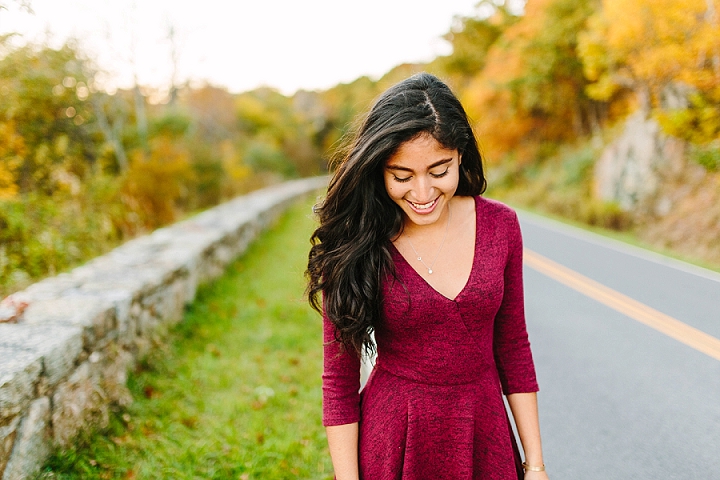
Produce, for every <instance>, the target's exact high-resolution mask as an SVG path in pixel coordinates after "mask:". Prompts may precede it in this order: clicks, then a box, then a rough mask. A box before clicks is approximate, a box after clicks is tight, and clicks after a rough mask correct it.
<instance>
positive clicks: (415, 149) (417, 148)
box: [387, 134, 458, 168]
mask: <svg viewBox="0 0 720 480" xmlns="http://www.w3.org/2000/svg"><path fill="white" fill-rule="evenodd" d="M457 155H458V151H457V150H451V149H448V148H445V147H443V146H442V145H441V144H440V142H438V141H437V140H435V139H434V138H433V137H432V136H431V135H427V134H424V135H420V136H417V137H415V138H413V139H412V140H408V141H407V142H404V143H402V144H401V145H400V147H398V149H397V150H396V151H395V153H394V154H393V155H392V156H390V158H389V159H388V161H387V166H402V167H409V168H413V167H417V168H422V167H427V166H428V165H432V164H433V163H436V162H438V161H441V160H447V159H453V158H456V157H457Z"/></svg>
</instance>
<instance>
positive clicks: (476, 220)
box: [390, 197, 479, 303]
mask: <svg viewBox="0 0 720 480" xmlns="http://www.w3.org/2000/svg"><path fill="white" fill-rule="evenodd" d="M473 202H474V204H475V209H474V210H475V212H474V213H475V235H474V237H475V238H474V242H473V258H472V265H471V266H470V274H469V275H468V278H467V279H466V280H465V284H464V285H463V287H462V288H461V289H460V291H459V292H458V293H457V294H456V295H455V297H454V298H450V297H448V296H446V295H444V294H443V293H441V292H439V291H438V290H436V289H435V287H433V286H432V285H430V283H429V282H428V281H427V280H426V279H425V277H423V276H422V275H420V272H418V271H417V270H416V269H415V267H413V266H412V265H411V264H410V262H409V261H408V260H407V259H406V258H405V257H404V256H403V254H402V253H400V250H398V248H397V247H396V246H395V244H394V243H392V242H390V246H391V248H392V249H393V250H394V252H395V254H396V255H397V256H398V257H399V258H400V260H401V262H403V263H404V264H405V265H406V266H407V267H408V268H409V269H410V270H411V271H412V273H413V274H414V275H415V276H417V277H418V278H419V279H420V280H421V281H422V282H423V283H424V284H425V285H427V287H428V288H429V289H430V290H432V291H433V292H435V293H436V294H437V295H439V296H440V297H442V298H443V299H445V300H448V301H450V302H453V303H455V302H457V300H458V298H460V297H461V296H462V295H463V293H465V290H467V288H468V285H470V280H472V278H473V275H475V268H476V263H477V246H478V209H479V205H478V204H479V201H478V197H473Z"/></svg>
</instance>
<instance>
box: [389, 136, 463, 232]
mask: <svg viewBox="0 0 720 480" xmlns="http://www.w3.org/2000/svg"><path fill="white" fill-rule="evenodd" d="M460 161H461V158H460V154H459V153H458V151H457V150H448V149H447V148H445V147H443V146H442V145H440V143H438V141H437V140H435V139H434V138H433V137H432V136H430V135H421V136H419V137H416V138H414V139H412V140H409V141H407V142H405V143H403V144H402V145H400V148H398V150H397V151H396V152H395V154H394V155H393V156H392V157H390V158H389V159H388V161H387V163H386V164H385V171H384V178H385V189H386V190H387V193H388V195H389V196H390V198H391V199H392V201H393V202H395V203H397V204H398V206H400V208H401V209H402V211H403V213H404V214H405V223H406V225H407V224H408V223H413V224H415V225H418V226H422V225H432V224H433V223H435V222H437V221H438V220H440V219H441V218H443V219H444V218H445V217H444V216H445V214H446V212H447V206H448V203H449V202H450V199H451V198H452V197H453V195H455V190H457V186H458V181H459V180H460Z"/></svg>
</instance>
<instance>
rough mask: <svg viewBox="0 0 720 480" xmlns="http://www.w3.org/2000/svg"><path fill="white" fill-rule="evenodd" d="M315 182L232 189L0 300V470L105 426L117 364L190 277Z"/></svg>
mask: <svg viewBox="0 0 720 480" xmlns="http://www.w3.org/2000/svg"><path fill="white" fill-rule="evenodd" d="M326 181H327V179H325V178H312V179H304V180H298V181H292V182H287V183H284V184H282V185H278V186H274V187H270V188H266V189H263V190H260V191H257V192H254V193H251V194H249V195H246V196H243V197H239V198H237V199H235V200H232V201H230V202H228V203H225V204H223V205H220V206H218V207H215V208H213V209H211V210H208V211H205V212H203V213H201V214H199V215H197V216H195V217H192V218H190V219H188V220H185V221H183V222H180V223H177V224H174V225H172V226H169V227H166V228H161V229H159V230H157V231H155V232H153V233H152V234H150V235H147V236H145V237H142V238H137V239H135V240H132V241H129V242H127V243H126V244H124V245H122V246H120V247H118V248H116V249H115V250H113V251H112V252H110V253H108V254H107V255H103V256H101V257H98V258H96V259H94V260H92V261H90V262H89V263H87V264H85V265H83V266H81V267H78V268H76V269H74V270H72V271H71V272H69V273H63V274H61V275H58V276H56V277H52V278H48V279H45V280H43V281H41V282H38V283H36V284H33V285H31V286H30V287H28V288H27V289H26V290H24V291H22V292H18V293H16V294H13V295H12V296H10V297H8V298H6V299H5V300H3V302H2V304H3V307H4V311H5V312H6V317H5V318H6V320H7V319H10V320H11V321H12V322H13V323H0V477H1V478H2V479H3V480H16V479H24V478H32V477H33V476H34V475H35V474H36V473H37V472H38V471H39V469H40V468H41V467H42V465H43V462H44V461H45V460H46V458H47V457H48V455H49V454H50V452H51V451H52V450H53V449H54V448H57V447H59V448H63V447H66V446H68V445H69V444H70V443H71V442H72V440H73V438H74V437H75V436H76V435H77V433H78V432H79V431H80V430H81V429H84V428H88V427H96V426H103V425H105V424H106V423H107V421H108V407H109V405H111V404H113V403H115V404H120V405H123V404H127V403H128V402H130V401H131V397H130V394H129V392H128V390H127V388H126V375H127V371H128V369H129V368H130V367H131V366H132V365H133V364H134V362H135V361H136V360H137V359H138V358H139V357H141V356H142V355H143V354H145V353H146V352H148V350H149V349H150V348H152V347H153V345H157V344H158V343H159V342H161V341H162V339H163V335H164V333H165V332H166V331H167V329H168V328H169V327H170V326H172V325H173V324H175V323H176V322H178V321H179V320H181V318H182V315H183V310H184V307H185V305H186V304H188V303H190V302H192V300H193V298H194V297H195V291H196V289H197V286H198V285H199V284H202V283H205V282H207V281H209V280H211V279H213V278H215V277H218V276H219V275H221V274H222V273H223V272H224V270H225V267H226V266H227V265H228V264H229V263H230V262H231V261H232V260H233V259H235V258H236V257H237V256H239V255H240V254H241V253H243V252H244V251H245V249H246V248H247V246H248V244H249V243H250V242H251V241H252V240H253V239H254V238H255V237H256V236H257V234H258V233H259V232H260V231H262V230H263V229H264V228H265V227H267V226H268V225H269V224H271V223H272V222H273V221H274V220H275V219H276V218H277V217H278V215H279V214H280V213H281V212H282V211H283V210H284V209H285V208H286V207H287V206H288V205H289V204H290V203H292V202H293V201H294V200H295V199H297V198H298V197H300V196H303V195H305V194H307V193H309V192H312V191H315V190H316V189H318V188H321V187H323V186H324V185H325V184H326ZM8 311H9V312H10V314H7V312H8ZM13 312H14V313H13Z"/></svg>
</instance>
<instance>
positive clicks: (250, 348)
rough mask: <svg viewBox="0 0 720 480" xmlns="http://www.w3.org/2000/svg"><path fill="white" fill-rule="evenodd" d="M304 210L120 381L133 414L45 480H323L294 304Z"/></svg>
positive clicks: (302, 314)
mask: <svg viewBox="0 0 720 480" xmlns="http://www.w3.org/2000/svg"><path fill="white" fill-rule="evenodd" d="M310 205H311V203H310V202H307V201H304V202H301V203H300V204H299V205H297V206H295V207H293V208H292V209H291V211H290V212H288V214H287V215H285V216H284V218H283V219H282V221H281V222H280V223H279V224H278V225H277V227H276V228H274V229H273V230H272V231H271V232H268V233H265V234H264V235H262V236H261V237H260V238H259V239H258V240H257V241H256V242H255V243H254V244H253V245H252V246H251V248H250V249H249V251H248V252H247V253H246V254H245V255H244V256H243V257H242V258H241V259H240V260H239V261H237V262H235V263H234V264H233V265H232V266H231V267H229V268H228V271H227V273H226V274H225V276H223V277H222V278H221V279H219V280H217V281H215V282H214V283H213V284H212V285H210V286H207V287H204V288H201V289H200V291H199V292H198V298H197V299H196V301H195V303H194V304H193V305H192V306H191V307H189V309H188V311H187V313H186V315H185V318H184V320H183V322H181V323H180V324H179V325H178V326H177V327H176V328H174V329H173V331H172V332H171V337H170V340H169V342H168V343H167V346H166V347H165V348H161V349H158V350H157V351H155V352H153V353H152V354H151V355H149V356H148V358H146V359H144V360H143V361H142V362H141V363H140V365H139V367H138V368H137V370H136V371H135V372H134V373H133V374H132V375H131V376H130V378H129V387H130V389H131V391H132V394H133V397H134V399H135V401H134V403H133V404H132V405H131V406H130V407H128V408H127V409H124V410H117V411H115V412H114V413H113V415H112V417H111V422H110V426H109V427H108V428H107V429H106V430H104V431H102V432H96V433H95V434H92V435H83V436H81V437H80V438H79V439H78V441H77V442H76V445H75V447H74V448H72V449H70V450H66V451H62V452H58V453H56V454H55V455H54V456H53V457H52V458H51V459H50V461H49V462H48V464H47V465H46V469H45V472H46V473H45V474H44V477H43V478H58V479H74V478H83V479H85V478H87V479H95V478H97V479H110V478H123V479H146V478H147V479H150V478H172V479H206V478H208V479H209V478H216V479H285V478H307V479H327V478H332V473H331V472H332V467H331V463H330V457H329V454H328V452H327V444H326V438H325V433H324V429H323V428H322V426H321V389H320V376H321V370H322V349H321V338H322V336H321V322H320V319H319V316H318V315H317V314H316V313H315V312H313V311H312V310H311V309H310V308H309V307H308V306H307V303H306V301H305V300H304V298H303V290H304V286H305V285H304V278H303V272H304V269H305V266H306V261H307V252H308V249H309V242H308V238H309V236H310V234H311V231H312V229H313V225H314V221H313V219H312V218H311V215H310Z"/></svg>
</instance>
